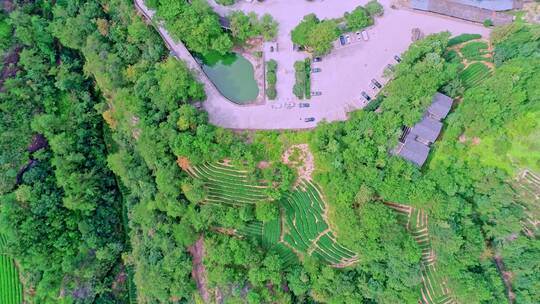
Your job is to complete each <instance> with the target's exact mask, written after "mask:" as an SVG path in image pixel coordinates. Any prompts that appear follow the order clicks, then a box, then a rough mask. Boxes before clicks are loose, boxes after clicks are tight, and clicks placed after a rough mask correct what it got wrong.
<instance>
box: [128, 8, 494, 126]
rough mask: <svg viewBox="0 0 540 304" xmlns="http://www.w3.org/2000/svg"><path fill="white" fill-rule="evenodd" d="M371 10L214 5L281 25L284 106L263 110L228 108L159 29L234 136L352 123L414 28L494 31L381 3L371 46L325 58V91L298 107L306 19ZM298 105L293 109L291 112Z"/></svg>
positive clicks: (321, 83) (319, 87)
mask: <svg viewBox="0 0 540 304" xmlns="http://www.w3.org/2000/svg"><path fill="white" fill-rule="evenodd" d="M366 2H367V0H356V1H355V0H341V1H328V0H318V1H311V2H308V1H290V0H267V1H265V2H261V3H259V2H257V1H254V2H252V3H249V2H245V1H240V2H239V3H237V4H235V5H234V6H232V7H223V6H219V5H217V4H216V3H215V2H214V1H213V0H210V1H209V3H210V4H211V5H212V7H213V8H214V9H215V10H216V12H217V13H218V14H220V15H227V14H228V13H229V12H230V11H231V10H242V11H244V12H246V13H249V12H255V13H257V14H259V15H263V14H265V13H269V14H271V15H272V16H273V17H274V19H276V20H277V21H278V22H279V27H280V28H279V33H278V38H277V43H278V45H279V52H277V53H272V54H271V55H270V54H267V55H265V56H267V57H269V56H272V58H273V59H275V60H276V61H278V71H277V91H278V98H277V100H275V101H269V102H267V103H266V104H263V105H244V106H241V105H237V104H234V103H232V102H231V101H229V100H227V99H226V98H225V97H223V96H222V95H221V94H220V93H219V91H218V90H217V89H216V88H215V86H214V85H213V83H212V82H211V81H210V80H209V79H208V77H207V76H206V75H205V74H204V72H203V71H202V69H201V68H200V66H199V65H198V63H197V62H196V61H195V59H194V58H193V57H192V56H191V54H190V53H189V51H188V50H187V49H186V48H185V46H184V45H183V44H182V43H181V42H178V43H177V42H175V41H174V40H173V39H172V38H171V37H170V35H169V34H168V32H167V30H166V29H165V28H163V27H162V26H159V27H158V31H159V32H160V34H161V36H162V37H163V39H164V40H165V41H166V42H167V44H168V45H169V47H170V48H171V49H172V50H173V51H174V53H175V54H176V55H177V57H178V58H180V59H182V60H184V61H186V62H187V64H188V66H189V67H190V68H192V69H193V70H195V71H196V72H197V74H198V75H197V76H198V78H199V80H200V81H201V82H202V83H204V86H205V90H206V94H207V96H208V98H207V100H206V101H205V102H204V103H203V105H204V108H205V110H206V111H207V112H208V114H209V117H210V123H212V124H214V125H217V126H220V127H224V128H230V129H304V128H313V127H315V126H316V124H317V123H318V122H319V121H321V120H323V119H325V120H327V121H337V120H344V119H347V113H348V112H350V111H353V110H356V109H360V108H362V107H363V106H364V105H365V103H364V102H363V101H362V100H361V98H360V92H361V91H366V92H368V94H370V95H371V96H374V95H375V92H374V91H373V90H372V89H371V88H370V80H371V79H372V78H376V79H378V80H379V82H381V83H385V80H384V79H383V78H382V77H381V76H382V73H383V70H384V68H385V67H386V65H387V64H388V63H395V62H394V61H393V56H394V55H396V54H401V53H402V52H404V51H405V50H406V49H407V48H408V46H409V45H410V43H411V30H412V29H413V28H415V27H418V28H420V29H421V30H422V32H424V33H425V34H430V33H436V32H440V31H446V30H448V31H450V32H451V33H452V34H454V35H459V34H461V33H479V34H482V35H483V36H487V35H488V34H489V30H488V29H486V28H484V27H483V26H481V25H478V24H473V23H469V22H465V21H462V20H457V19H452V18H447V17H443V16H439V15H434V14H428V13H420V12H415V11H410V10H395V9H391V8H390V2H391V0H382V1H379V2H381V4H383V6H384V8H385V13H384V16H383V17H380V18H378V19H377V21H376V24H375V25H374V26H372V27H371V28H370V29H368V33H369V35H370V39H369V41H367V42H361V43H358V44H356V45H354V46H350V47H346V48H341V49H339V50H334V51H333V52H332V53H331V54H329V55H328V56H325V57H324V58H323V61H322V62H320V63H315V64H314V67H320V68H321V69H322V72H321V73H317V74H313V80H312V90H313V91H321V92H322V96H314V97H312V99H311V100H310V101H309V102H310V104H311V106H310V107H309V108H299V107H298V103H299V102H306V101H299V100H298V99H297V98H296V97H295V96H294V95H293V94H292V87H293V85H294V67H293V64H294V62H295V61H296V60H302V59H304V58H305V57H307V54H305V53H302V52H296V51H294V50H293V48H292V41H291V38H290V32H291V30H292V29H293V28H294V27H295V26H296V25H297V24H298V23H299V22H300V21H301V19H302V18H303V16H304V15H307V14H310V13H315V14H316V15H317V16H318V17H319V18H321V19H324V18H336V17H340V16H342V15H343V13H344V12H346V11H351V10H353V9H354V8H355V7H356V6H358V5H363V4H365V3H366ZM135 4H136V6H137V7H138V9H139V11H142V12H143V13H144V15H145V16H146V17H147V18H152V17H153V14H154V12H152V11H151V10H150V9H148V8H147V7H146V6H145V5H144V2H143V0H135ZM267 59H268V58H267ZM291 104H294V106H293V107H292V108H291V107H290V105H291ZM286 105H289V106H288V107H287V106H286ZM308 117H314V118H315V121H314V122H304V119H305V118H308Z"/></svg>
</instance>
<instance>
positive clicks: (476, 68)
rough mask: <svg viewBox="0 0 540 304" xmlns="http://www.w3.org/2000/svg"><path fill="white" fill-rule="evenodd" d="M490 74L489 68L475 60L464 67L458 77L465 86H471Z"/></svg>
mask: <svg viewBox="0 0 540 304" xmlns="http://www.w3.org/2000/svg"><path fill="white" fill-rule="evenodd" d="M489 74H490V70H489V68H488V67H487V66H486V65H485V64H483V63H482V62H475V63H473V64H471V65H469V66H468V67H467V68H466V69H464V70H463V71H462V72H461V73H460V75H459V77H460V78H461V80H462V82H463V86H464V87H465V88H472V87H474V86H476V85H477V84H479V83H480V82H481V81H482V80H484V79H485V78H486V77H488V76H489Z"/></svg>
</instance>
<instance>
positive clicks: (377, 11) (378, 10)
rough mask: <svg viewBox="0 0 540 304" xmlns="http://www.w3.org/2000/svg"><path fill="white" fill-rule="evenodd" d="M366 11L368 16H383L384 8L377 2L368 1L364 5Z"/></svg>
mask: <svg viewBox="0 0 540 304" xmlns="http://www.w3.org/2000/svg"><path fill="white" fill-rule="evenodd" d="M365 8H366V11H367V12H368V13H369V15H370V16H377V17H379V16H382V15H383V14H384V7H383V6H382V5H381V4H380V3H379V2H378V1H377V0H370V1H369V2H368V3H366V5H365Z"/></svg>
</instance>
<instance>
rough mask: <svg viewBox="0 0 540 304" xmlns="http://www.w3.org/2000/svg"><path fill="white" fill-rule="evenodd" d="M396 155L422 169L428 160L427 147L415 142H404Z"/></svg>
mask: <svg viewBox="0 0 540 304" xmlns="http://www.w3.org/2000/svg"><path fill="white" fill-rule="evenodd" d="M398 155H399V156H401V157H403V158H405V159H406V160H408V161H410V162H413V163H415V164H416V165H418V166H419V167H422V165H424V163H425V162H426V159H427V158H428V155H429V147H428V146H426V145H424V144H421V143H419V142H417V141H416V140H406V141H405V143H404V144H403V147H401V150H400V151H399V153H398Z"/></svg>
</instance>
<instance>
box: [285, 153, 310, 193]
mask: <svg viewBox="0 0 540 304" xmlns="http://www.w3.org/2000/svg"><path fill="white" fill-rule="evenodd" d="M281 160H282V161H283V163H284V164H286V165H289V166H291V167H293V168H295V169H296V170H297V173H298V179H297V180H296V183H295V185H297V184H298V182H299V181H301V180H307V181H311V180H312V174H313V170H314V168H315V163H314V158H313V154H312V153H311V151H309V146H308V144H299V145H293V146H290V147H289V148H288V149H287V150H286V151H285V153H283V156H282V157H281Z"/></svg>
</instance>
